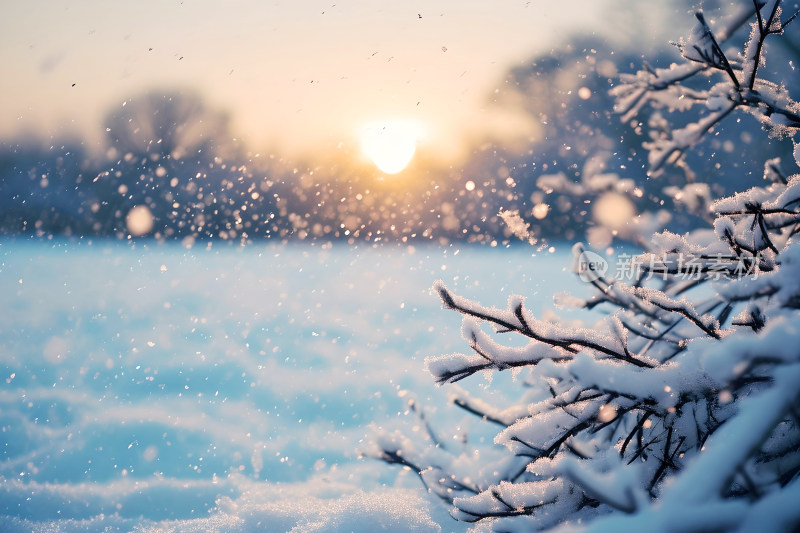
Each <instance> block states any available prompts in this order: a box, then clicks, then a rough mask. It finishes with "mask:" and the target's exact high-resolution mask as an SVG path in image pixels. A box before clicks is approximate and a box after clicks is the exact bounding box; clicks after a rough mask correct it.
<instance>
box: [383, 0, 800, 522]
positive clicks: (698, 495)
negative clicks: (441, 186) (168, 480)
mask: <svg viewBox="0 0 800 533" xmlns="http://www.w3.org/2000/svg"><path fill="white" fill-rule="evenodd" d="M788 7H789V6H787V5H785V4H784V3H783V2H781V1H780V0H770V1H768V2H764V3H759V2H756V3H754V4H753V5H749V6H746V9H745V10H744V11H741V12H737V13H734V14H733V15H731V16H730V17H727V18H725V19H724V20H723V19H721V20H720V21H719V22H718V23H717V24H716V25H714V26H713V27H712V26H711V25H710V24H709V23H708V20H710V18H709V17H707V16H706V15H705V14H703V13H701V12H698V13H697V14H696V18H695V27H694V29H693V31H692V33H691V35H690V36H689V37H688V38H685V39H683V40H681V41H680V50H681V53H682V58H683V60H682V61H681V62H680V63H674V64H672V65H670V66H668V67H666V68H654V67H651V66H649V65H645V67H644V68H643V69H642V70H640V71H639V72H637V73H636V74H632V75H623V76H622V77H621V83H620V84H619V85H618V86H617V87H616V88H615V90H614V95H615V97H616V98H617V105H618V107H617V110H618V112H620V113H622V115H623V119H624V120H625V121H630V120H633V119H634V118H635V117H637V116H639V114H641V113H643V112H644V111H645V110H646V109H650V113H651V114H650V119H649V120H648V121H647V123H646V124H647V125H648V137H649V140H648V142H647V143H646V144H645V148H646V150H647V153H648V163H649V173H650V174H651V175H653V176H657V175H658V174H659V173H662V174H663V173H664V169H667V168H668V167H669V166H672V167H673V168H674V167H675V166H677V167H678V168H679V169H680V171H681V172H686V169H687V159H686V155H687V154H688V153H689V152H690V151H691V150H692V149H693V147H695V146H697V145H698V144H699V143H701V142H702V141H703V139H704V138H705V137H706V136H708V135H709V133H710V132H711V131H713V130H714V128H716V127H717V126H718V125H719V124H720V123H721V122H723V121H724V120H728V121H730V120H731V118H732V117H735V116H736V115H737V114H738V115H742V114H745V115H752V116H753V117H754V118H755V119H756V120H757V121H758V122H759V123H760V124H761V125H762V127H763V128H764V130H765V131H766V132H767V134H768V135H769V136H770V137H771V138H773V139H775V140H776V141H775V142H777V140H779V139H792V140H794V142H795V143H797V142H798V141H800V138H799V136H798V130H800V117H799V116H798V113H799V112H800V104H798V102H797V100H796V99H794V98H793V97H792V96H791V94H790V92H789V89H787V87H789V86H791V81H790V77H791V76H794V75H795V74H794V72H793V70H791V66H790V65H788V64H785V65H783V77H782V78H780V79H772V80H770V79H768V78H767V77H762V74H764V75H767V74H768V73H769V72H771V71H770V70H768V68H767V67H766V65H768V64H769V63H767V62H766V52H767V48H768V45H769V43H770V42H771V41H773V40H780V39H781V38H782V37H783V36H784V32H785V31H788V30H787V27H790V25H791V24H793V23H795V24H796V22H795V19H796V18H797V16H798V15H797V13H796V12H791V11H788ZM794 9H796V7H794ZM740 28H742V29H743V30H745V31H743V32H741V33H737V31H738V29H740ZM748 29H749V32H748V31H746V30H748ZM734 41H736V42H738V43H740V44H741V45H740V47H739V48H738V51H735V50H733V49H732V48H731V46H732V45H731V44H730V43H732V42H734ZM722 43H725V44H722ZM723 46H725V48H723ZM737 123H738V122H737ZM643 125H644V124H643ZM784 146H785V145H784ZM794 146H795V148H794V157H793V158H792V156H791V155H789V154H788V153H786V155H787V156H789V157H786V158H784V160H783V161H781V160H779V159H774V158H773V159H769V160H767V161H766V162H765V164H764V172H763V179H762V177H761V176H759V177H758V179H757V180H756V179H753V181H752V182H751V183H750V186H749V188H748V189H747V190H744V191H741V192H736V193H734V194H731V195H729V196H726V197H723V198H720V199H718V200H716V201H713V202H710V205H708V210H709V211H708V213H707V214H706V215H705V217H706V218H707V219H708V220H709V223H708V224H707V226H706V227H705V228H701V229H698V230H695V231H692V232H689V233H687V234H685V235H678V234H675V233H671V232H668V231H663V232H660V233H655V234H653V235H652V238H651V239H650V241H649V242H648V243H646V244H647V248H646V249H645V250H644V253H642V254H641V255H639V256H636V257H633V258H629V259H630V260H629V262H627V263H624V266H625V270H624V271H622V272H618V274H619V275H618V277H612V276H611V275H606V273H604V272H603V269H602V268H600V267H602V262H603V261H604V259H603V257H601V256H599V255H597V254H593V253H591V252H589V251H588V250H586V249H585V248H584V247H583V246H582V245H580V244H578V245H576V246H575V248H574V252H575V268H576V271H577V272H578V273H579V274H580V275H581V277H582V279H583V280H584V281H587V282H588V283H591V284H592V285H593V286H594V287H595V288H596V292H595V293H594V295H593V296H592V297H590V298H588V299H585V300H584V299H578V298H573V297H561V303H562V304H564V305H567V304H571V305H577V306H579V307H583V308H585V309H595V308H598V309H602V310H605V311H607V312H608V316H607V317H606V318H604V319H603V320H601V321H600V322H599V323H598V324H597V325H596V326H594V327H592V328H576V327H572V326H570V325H568V324H567V323H566V322H561V321H544V320H541V319H539V318H537V317H535V316H533V314H532V313H531V312H530V311H529V310H528V309H527V307H526V305H525V301H524V298H522V297H520V296H512V297H511V298H509V299H508V303H507V306H506V307H505V308H503V309H500V308H496V307H488V306H484V305H481V304H479V303H477V302H472V301H469V300H467V299H465V298H462V297H459V296H457V295H455V294H453V293H452V292H451V291H450V290H449V289H448V288H447V287H446V286H445V285H444V284H443V283H441V282H439V283H437V284H436V285H435V286H434V290H435V291H436V293H437V294H438V295H439V296H440V297H441V299H442V302H443V303H444V306H445V308H447V309H452V310H455V311H457V312H458V313H460V314H462V315H463V326H462V333H463V336H464V339H465V340H466V342H467V344H468V345H469V348H470V352H469V353H457V354H450V355H442V356H435V357H430V358H428V359H427V360H426V364H427V367H428V369H429V370H430V372H431V373H432V374H433V376H434V378H435V380H436V381H437V383H440V384H453V383H455V382H458V381H460V380H463V379H466V378H469V377H470V376H472V375H473V374H475V373H487V372H496V371H506V370H509V371H511V372H513V373H515V374H516V376H517V377H516V382H517V384H518V385H519V394H518V397H517V399H516V401H511V402H510V403H509V404H508V405H495V404H494V403H491V402H488V401H486V400H483V399H481V398H478V397H476V396H474V395H471V394H468V393H467V392H466V391H464V390H462V389H460V388H458V387H455V386H453V385H449V386H451V387H453V392H452V395H451V397H452V401H453V403H454V404H455V405H457V406H458V407H461V408H462V409H464V410H466V411H468V412H469V413H472V414H475V415H477V416H478V417H480V418H481V419H482V420H483V421H485V422H486V423H487V424H491V425H493V426H495V427H499V432H497V433H496V435H495V437H494V442H495V444H496V445H498V447H499V452H500V453H498V450H490V451H484V450H481V451H480V453H473V449H472V448H470V447H468V446H467V447H465V448H463V449H459V450H457V453H456V451H452V450H451V449H450V447H448V446H446V445H445V444H444V439H442V438H441V437H440V436H439V434H438V433H439V432H438V431H437V429H436V426H435V425H433V424H432V423H431V420H430V417H429V416H428V414H427V413H426V412H425V411H424V410H423V409H422V408H420V406H419V405H417V404H416V403H412V404H410V409H409V411H410V412H411V413H415V414H416V417H417V420H416V427H417V429H418V431H417V433H422V435H423V438H422V440H423V441H424V442H425V444H424V445H423V446H422V447H420V446H418V445H417V444H416V443H415V442H414V441H412V440H411V439H409V438H407V437H406V436H405V435H404V434H403V433H399V432H386V433H379V434H378V435H377V436H376V438H375V440H374V443H373V445H372V447H371V448H370V449H369V450H367V453H368V454H371V455H373V456H374V457H378V458H380V459H382V460H383V461H386V462H387V463H391V464H398V465H402V466H404V467H406V468H409V469H411V470H413V471H415V472H416V473H418V474H419V477H420V479H421V480H422V482H423V483H424V484H425V486H426V487H427V488H428V490H429V491H430V492H431V493H433V494H435V495H437V496H438V497H440V498H441V499H442V500H443V501H445V502H446V503H447V504H449V505H450V506H451V514H452V515H453V517H455V518H456V519H458V520H464V521H468V522H482V523H484V524H487V525H488V526H490V527H491V528H492V529H495V530H499V531H530V530H539V529H548V528H553V527H556V526H561V528H562V529H561V531H564V530H566V531H584V530H588V531H611V530H614V531H736V530H739V531H756V530H759V531H791V530H794V529H796V528H797V527H799V526H800V509H798V507H797V506H796V504H795V502H797V501H798V498H800V477H799V476H798V474H799V473H800V392H799V391H798V388H797V383H800V286H798V283H797V279H799V278H798V276H800V243H798V242H797V233H798V232H800V174H793V175H792V174H791V172H792V170H791V169H793V171H794V172H796V170H797V168H796V166H795V165H800V148H798V147H797V144H795V145H794ZM757 155H761V154H757ZM792 159H794V160H792ZM727 163H728V162H727V161H722V160H721V161H720V164H721V165H727V168H728V172H730V173H732V174H735V173H736V172H737V171H738V167H737V166H736V165H735V164H727ZM731 163H734V162H731ZM697 176H698V179H699V178H700V177H702V176H701V175H700V174H698V175H697ZM750 178H752V176H750ZM677 192H679V191H676V194H677ZM489 327H491V329H488V328H489ZM508 334H515V335H518V336H519V337H521V338H522V339H523V340H524V341H525V343H524V345H523V346H519V343H514V342H510V341H509V342H506V343H503V342H500V339H499V337H498V336H502V335H508ZM502 452H504V453H502ZM487 456H488V457H490V458H492V459H491V460H490V459H488V458H487Z"/></svg>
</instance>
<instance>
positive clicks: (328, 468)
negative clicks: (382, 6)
mask: <svg viewBox="0 0 800 533" xmlns="http://www.w3.org/2000/svg"><path fill="white" fill-rule="evenodd" d="M557 248H558V250H557V251H556V252H555V253H548V251H546V250H544V251H540V252H538V253H536V254H535V257H532V255H533V254H534V252H535V250H533V249H532V248H529V247H524V246H519V247H515V248H511V249H500V248H489V247H461V248H458V247H449V248H434V247H430V248H427V247H417V248H416V249H413V248H398V247H389V246H385V247H380V248H370V247H364V246H362V247H356V248H350V247H347V246H344V245H333V246H323V245H315V246H310V245H302V246H301V245H273V244H254V245H250V246H247V247H234V246H226V245H218V244H215V245H214V246H211V247H209V248H206V247H205V245H201V244H197V245H196V246H195V247H194V248H193V249H191V250H186V249H185V248H183V247H180V246H178V245H157V244H155V243H147V242H138V243H136V244H135V245H131V244H125V243H117V242H103V241H100V242H95V243H93V244H89V243H86V242H82V243H67V242H46V241H40V242H27V241H17V240H5V241H0V295H1V296H0V297H1V298H2V305H1V306H0V307H1V308H2V309H1V310H0V446H2V447H1V448H0V530H2V531H30V530H39V531H45V530H46V531H106V530H112V531H113V530H117V529H120V530H130V529H134V530H139V531H162V530H163V531H231V530H234V531H240V530H241V531H251V530H255V529H258V530H265V531H290V530H291V531H296V532H299V531H351V530H353V531H374V530H377V529H388V530H394V531H438V530H440V528H441V530H443V531H453V530H458V529H459V528H460V527H461V525H460V524H457V523H456V522H454V521H453V520H452V519H450V518H449V516H448V515H447V513H446V511H445V510H444V508H443V507H442V506H441V505H439V504H438V503H437V502H436V501H434V500H433V499H430V498H428V497H427V496H426V495H425V493H424V492H423V491H422V490H421V485H419V483H418V481H417V479H416V478H415V477H414V475H413V474H411V473H408V472H402V471H399V470H398V469H396V468H392V467H388V466H387V465H384V464H383V463H380V462H378V461H375V460H372V459H359V456H358V450H359V448H361V447H363V445H364V439H365V437H367V436H368V435H369V434H370V433H371V432H373V431H374V428H376V427H382V426H383V425H384V424H389V425H391V424H392V423H395V421H396V420H397V419H399V418H403V414H402V412H403V411H405V410H406V407H405V406H406V402H407V398H408V397H409V395H411V396H413V397H416V398H418V399H419V400H421V401H422V402H423V403H425V404H427V405H430V406H431V407H432V408H433V407H437V406H438V411H435V415H436V416H438V417H439V418H438V420H449V419H448V417H458V420H461V417H463V416H465V415H464V414H463V413H462V412H459V411H457V410H455V409H452V410H451V409H450V408H447V407H444V405H445V404H446V400H445V398H446V395H445V391H444V390H443V389H441V388H436V387H435V386H434V384H433V380H432V379H431V377H430V375H429V374H428V373H427V372H426V371H425V369H424V365H423V360H424V357H425V356H427V355H437V354H440V353H447V352H451V351H462V350H463V349H464V346H463V341H462V340H461V338H460V334H459V326H460V318H459V316H458V315H457V314H456V313H453V312H450V311H444V310H442V309H441V304H440V302H439V301H438V299H437V297H436V296H434V295H432V294H431V292H430V287H431V285H432V284H433V282H434V281H435V280H436V279H442V280H444V281H445V283H447V284H448V286H449V287H451V288H452V289H454V290H455V291H457V292H459V293H460V294H462V295H464V296H468V297H472V298H476V299H479V300H480V301H482V302H483V303H486V304H489V305H498V306H503V305H505V299H506V297H507V295H508V294H510V293H512V292H516V293H520V294H524V295H526V296H527V297H528V305H529V306H530V307H531V308H532V309H533V310H534V311H535V312H538V313H540V314H541V313H543V312H544V310H546V309H549V308H551V307H552V303H551V302H552V298H551V296H552V294H553V293H554V292H557V291H561V290H565V289H570V288H575V290H580V288H581V287H580V282H579V281H578V280H577V279H576V278H575V277H574V275H573V274H571V273H569V272H568V270H569V265H570V255H569V247H568V246H566V245H563V246H559V247H557ZM570 290H571V289H570ZM495 379H497V378H495ZM469 386H480V387H492V386H493V387H494V388H496V389H502V386H500V385H498V382H497V381H495V383H494V385H489V384H488V383H487V382H485V381H482V380H481V379H478V380H474V383H471V384H469ZM497 393H498V394H500V393H501V391H499V390H498V392H497ZM450 421H452V420H450ZM448 423H449V422H448Z"/></svg>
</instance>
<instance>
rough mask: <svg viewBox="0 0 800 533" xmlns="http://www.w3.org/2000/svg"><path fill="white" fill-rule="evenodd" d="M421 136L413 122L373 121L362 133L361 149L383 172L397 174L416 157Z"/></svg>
mask: <svg viewBox="0 0 800 533" xmlns="http://www.w3.org/2000/svg"><path fill="white" fill-rule="evenodd" d="M419 137H420V132H419V128H418V127H417V126H416V125H415V124H414V123H412V122H408V121H404V120H387V121H384V122H373V123H371V124H368V125H367V126H365V127H364V129H363V131H362V133H361V149H362V151H363V152H364V154H365V155H366V156H367V157H368V158H370V159H371V160H372V162H373V163H375V166H376V167H378V168H379V169H380V170H381V171H382V172H384V173H386V174H397V173H398V172H400V171H402V170H403V169H404V168H406V167H407V166H408V164H409V163H410V162H411V159H412V158H413V157H414V153H415V152H416V151H417V141H418V140H419Z"/></svg>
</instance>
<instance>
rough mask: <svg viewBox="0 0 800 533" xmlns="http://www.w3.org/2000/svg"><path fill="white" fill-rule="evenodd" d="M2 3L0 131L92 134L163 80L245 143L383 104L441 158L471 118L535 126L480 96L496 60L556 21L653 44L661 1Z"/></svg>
mask: <svg viewBox="0 0 800 533" xmlns="http://www.w3.org/2000/svg"><path fill="white" fill-rule="evenodd" d="M5 4H6V5H4V6H3V12H4V15H3V17H1V18H0V65H3V67H2V68H3V70H4V75H3V76H0V92H1V93H2V94H3V98H2V99H0V138H2V137H9V136H12V135H18V134H21V133H28V134H35V135H36V136H38V137H45V138H47V137H49V136H56V137H59V136H63V135H65V134H68V133H77V134H79V135H80V136H81V137H83V138H86V139H88V140H89V143H90V145H96V144H97V143H98V142H99V140H100V138H101V136H102V133H103V131H102V127H101V121H102V117H103V116H104V115H106V114H107V113H108V112H109V111H110V110H112V109H115V108H118V107H119V106H121V105H122V104H123V103H124V102H125V101H126V100H129V99H131V98H136V97H137V96H138V95H141V94H143V93H144V92H145V91H148V90H153V89H160V90H174V89H177V90H181V91H187V92H193V93H198V94H199V95H200V96H202V97H203V98H204V99H205V100H206V101H207V103H208V104H209V105H210V106H211V107H213V108H214V109H219V110H221V111H224V112H226V113H228V114H229V116H230V119H231V125H232V130H233V132H234V133H235V134H236V135H237V136H240V137H241V139H242V140H243V141H244V142H245V144H246V145H247V146H249V147H251V148H252V149H253V150H254V151H264V152H266V151H269V152H271V153H272V152H277V153H281V154H287V155H307V154H314V153H315V152H320V151H324V150H332V149H333V150H335V149H337V148H341V147H342V145H348V144H353V143H356V142H358V141H359V138H360V136H361V135H362V132H363V131H364V130H365V128H369V127H370V125H371V124H373V123H375V122H380V121H387V120H393V119H395V120H397V119H399V120H403V121H407V122H410V123H414V124H415V125H416V126H417V131H418V134H417V137H418V143H419V144H421V145H425V144H427V146H428V148H429V151H430V152H437V153H439V154H441V155H442V157H444V158H448V157H452V158H455V157H456V156H457V154H458V152H459V151H460V150H463V149H464V147H466V146H469V145H470V140H473V139H476V138H479V137H480V136H482V135H486V134H487V133H488V134H495V135H496V136H499V137H501V138H502V136H503V135H506V136H508V137H509V138H511V137H515V136H516V137H522V138H524V137H526V136H530V135H531V134H532V132H534V131H535V129H536V125H534V124H531V123H530V122H526V119H523V118H521V117H520V116H516V115H512V114H511V113H509V112H508V111H507V110H506V111H504V110H502V109H500V108H499V107H497V106H492V105H491V95H492V93H493V91H494V89H496V88H497V87H498V84H502V81H503V77H504V73H505V72H506V71H507V70H508V69H509V68H510V67H512V66H514V65H518V64H520V63H524V62H525V61H526V60H528V59H529V58H530V57H531V55H532V54H533V53H535V52H538V51H544V50H549V49H550V48H552V47H557V46H558V44H559V43H561V42H563V41H564V40H565V39H566V37H567V35H569V34H571V33H581V34H592V33H594V34H600V35H612V36H614V37H613V38H614V39H617V41H618V42H625V41H627V42H628V43H629V42H630V41H631V39H639V40H642V41H643V42H644V43H645V44H644V46H647V45H648V44H649V43H650V42H653V43H654V44H655V41H653V39H654V38H655V35H654V34H657V33H659V31H653V28H661V29H662V30H663V29H664V28H663V26H664V24H663V22H662V23H661V25H660V26H659V25H658V13H659V11H660V10H661V9H666V8H663V7H662V8H658V7H655V6H654V5H653V4H652V3H650V6H645V5H644V4H646V2H637V3H631V2H625V1H622V0H598V1H585V0H566V1H564V2H559V3H555V2H544V1H542V0H530V1H524V0H502V1H493V2H488V1H486V2H476V1H472V0H467V1H463V0H462V1H454V0H442V1H438V2H433V1H430V0H428V1H423V0H403V1H399V0H385V1H375V0H372V1H369V0H327V1H318V0H304V1H296V0H277V1H268V2H267V1H257V0H231V1H226V2H217V1H212V0H183V1H180V0H171V1H161V0H158V1H157V0H142V1H140V2H108V1H101V0H83V1H75V2H63V3H62V2H47V1H44V0H34V1H31V2H6V3H5ZM643 6H644V7H643ZM658 44H659V45H663V42H658Z"/></svg>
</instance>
